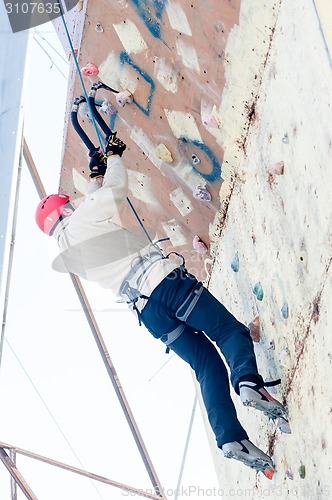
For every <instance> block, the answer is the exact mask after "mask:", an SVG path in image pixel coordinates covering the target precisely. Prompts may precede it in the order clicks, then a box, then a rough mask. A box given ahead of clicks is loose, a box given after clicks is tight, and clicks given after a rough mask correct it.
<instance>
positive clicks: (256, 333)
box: [248, 316, 261, 342]
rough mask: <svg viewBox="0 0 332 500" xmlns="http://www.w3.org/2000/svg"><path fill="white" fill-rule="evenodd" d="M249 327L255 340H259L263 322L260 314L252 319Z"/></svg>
mask: <svg viewBox="0 0 332 500" xmlns="http://www.w3.org/2000/svg"><path fill="white" fill-rule="evenodd" d="M248 328H249V330H250V337H251V338H252V340H253V342H259V341H260V339H261V322H260V319H259V316H255V317H254V319H253V320H252V321H250V323H249V325H248Z"/></svg>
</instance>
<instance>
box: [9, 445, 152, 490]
mask: <svg viewBox="0 0 332 500" xmlns="http://www.w3.org/2000/svg"><path fill="white" fill-rule="evenodd" d="M3 448H7V449H9V450H10V451H14V452H15V453H19V454H20V455H24V456H26V457H29V458H33V459H35V460H39V461H40V462H44V463H46V464H49V465H53V466H55V467H59V468H61V469H65V470H67V471H69V472H74V473H75V474H80V475H81V476H85V477H88V478H90V479H94V480H95V481H100V482H101V483H106V484H109V485H110V486H114V487H115V488H121V490H122V491H123V492H128V493H130V494H132V495H133V496H134V495H135V496H136V495H138V496H140V497H145V498H150V499H151V500H160V496H156V495H153V494H152V493H149V492H147V491H143V490H139V489H138V488H133V487H132V486H128V485H126V484H123V483H119V482H117V481H113V480H112V479H108V478H106V477H103V476H99V475H98V474H94V473H93V472H88V471H86V470H83V469H79V468H78V467H73V466H72V465H68V464H65V463H63V462H58V461H57V460H53V459H52V458H48V457H45V456H43V455H38V454H37V453H33V452H32V451H28V450H24V449H22V448H17V447H16V446H15V447H14V446H12V445H9V444H6V443H1V442H0V450H3ZM4 453H6V452H4ZM6 456H7V457H8V455H7V454H6ZM8 459H9V457H8ZM28 498H29V497H28ZM32 499H33V500H34V499H36V497H35V496H34V497H32Z"/></svg>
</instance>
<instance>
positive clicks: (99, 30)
mask: <svg viewBox="0 0 332 500" xmlns="http://www.w3.org/2000/svg"><path fill="white" fill-rule="evenodd" d="M95 31H97V32H98V33H103V31H104V28H103V27H102V25H101V24H100V23H97V24H96V26H95Z"/></svg>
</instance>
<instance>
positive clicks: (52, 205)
mask: <svg viewBox="0 0 332 500" xmlns="http://www.w3.org/2000/svg"><path fill="white" fill-rule="evenodd" d="M68 201H69V196H67V195H66V194H50V195H49V196H45V198H43V199H42V201H41V202H40V203H39V205H38V207H37V210H36V222H37V225H38V226H39V228H40V229H41V230H42V231H43V232H44V233H45V234H48V235H51V234H52V233H53V230H54V228H55V225H56V223H57V222H58V220H59V219H60V216H61V215H62V210H63V206H64V205H65V204H66V203H67V202H68Z"/></svg>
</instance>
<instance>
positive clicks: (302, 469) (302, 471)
mask: <svg viewBox="0 0 332 500" xmlns="http://www.w3.org/2000/svg"><path fill="white" fill-rule="evenodd" d="M299 474H300V478H301V479H304V478H305V465H303V464H302V465H300V467H299Z"/></svg>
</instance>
